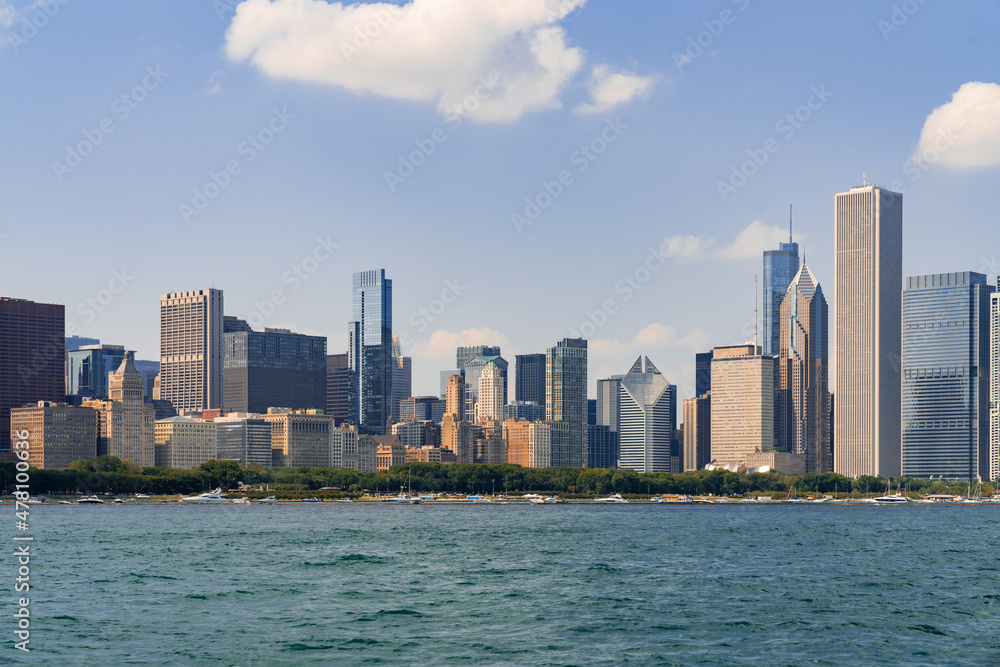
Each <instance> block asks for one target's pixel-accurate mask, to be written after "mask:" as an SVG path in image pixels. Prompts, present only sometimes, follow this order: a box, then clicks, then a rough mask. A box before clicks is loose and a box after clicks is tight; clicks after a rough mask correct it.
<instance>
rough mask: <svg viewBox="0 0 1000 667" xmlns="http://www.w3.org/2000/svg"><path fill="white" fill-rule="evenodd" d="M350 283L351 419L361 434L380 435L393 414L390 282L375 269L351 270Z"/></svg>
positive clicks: (383, 273) (349, 360)
mask: <svg viewBox="0 0 1000 667" xmlns="http://www.w3.org/2000/svg"><path fill="white" fill-rule="evenodd" d="M353 285H354V289H353V307H352V317H353V321H352V322H350V323H349V325H348V351H347V354H348V363H349V366H350V368H351V415H352V421H353V423H355V424H357V425H358V428H359V429H360V431H361V432H362V433H367V434H373V435H382V434H385V433H386V427H387V424H388V423H389V422H390V420H391V419H392V413H393V410H392V399H393V396H394V394H393V391H392V380H393V377H394V375H395V371H394V363H393V356H392V281H391V280H389V279H388V278H386V277H385V269H377V270H373V271H362V272H359V273H355V274H354V276H353ZM397 405H398V403H397Z"/></svg>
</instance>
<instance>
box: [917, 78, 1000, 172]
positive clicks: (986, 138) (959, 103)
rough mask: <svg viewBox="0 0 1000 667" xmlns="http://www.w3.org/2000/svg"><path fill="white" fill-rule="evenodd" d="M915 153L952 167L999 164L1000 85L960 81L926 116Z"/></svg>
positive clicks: (931, 161) (964, 167) (927, 159)
mask: <svg viewBox="0 0 1000 667" xmlns="http://www.w3.org/2000/svg"><path fill="white" fill-rule="evenodd" d="M914 156H915V157H920V158H921V159H922V160H924V161H925V162H930V163H934V162H937V163H940V164H943V165H945V166H947V167H951V168H953V169H976V168H982V167H994V166H996V165H998V164H1000V85H997V84H995V83H982V82H980V81H971V82H969V83H965V84H962V86H961V87H960V88H959V89H958V90H957V91H956V92H955V94H954V95H952V97H951V101H950V102H948V103H947V104H944V105H942V106H940V107H938V108H937V109H935V110H934V111H932V112H931V114H930V115H929V116H927V120H926V121H925V122H924V129H923V131H922V132H921V133H920V143H919V145H918V146H917V150H916V153H915V154H914Z"/></svg>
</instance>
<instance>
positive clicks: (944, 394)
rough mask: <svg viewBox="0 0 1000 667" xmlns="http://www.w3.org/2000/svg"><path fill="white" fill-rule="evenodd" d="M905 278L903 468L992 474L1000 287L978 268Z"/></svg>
mask: <svg viewBox="0 0 1000 667" xmlns="http://www.w3.org/2000/svg"><path fill="white" fill-rule="evenodd" d="M906 282H907V284H906V290H905V291H904V292H903V355H902V356H903V405H902V410H903V445H902V474H903V475H906V476H908V477H925V478H928V477H945V478H948V479H975V478H977V477H980V478H984V477H988V476H989V458H990V457H989V437H990V436H989V433H990V430H989V412H990V401H989V389H990V387H989V383H990V378H989V375H990V374H989V372H988V369H989V367H990V351H989V348H990V299H991V295H992V294H993V292H994V288H993V286H992V285H988V284H987V283H986V276H984V275H982V274H980V273H972V272H971V271H966V272H964V273H943V274H936V275H928V276H913V277H910V278H908V279H907V281H906ZM838 410H839V407H838Z"/></svg>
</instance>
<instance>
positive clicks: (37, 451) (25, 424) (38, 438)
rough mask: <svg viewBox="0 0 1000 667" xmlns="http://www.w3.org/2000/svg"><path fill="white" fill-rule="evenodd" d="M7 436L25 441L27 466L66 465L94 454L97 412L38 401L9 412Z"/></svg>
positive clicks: (87, 458) (95, 449) (44, 467)
mask: <svg viewBox="0 0 1000 667" xmlns="http://www.w3.org/2000/svg"><path fill="white" fill-rule="evenodd" d="M59 360H60V361H62V355H60V357H59ZM25 433H26V434H27V435H25ZM7 436H8V437H9V438H10V439H11V441H12V442H18V441H27V442H28V450H27V451H28V465H29V466H34V467H35V468H39V469H47V468H67V467H69V464H70V463H72V462H73V461H80V460H83V461H92V460H94V459H95V458H96V457H97V413H95V412H94V410H92V409H91V408H86V407H77V406H73V405H67V404H66V403H53V402H51V401H38V402H37V403H36V404H34V405H26V406H23V407H20V408H14V409H12V410H11V411H10V431H9V432H8V433H7ZM22 436H24V437H22ZM17 451H24V448H23V447H18V448H17ZM11 474H13V473H11ZM12 511H13V510H12Z"/></svg>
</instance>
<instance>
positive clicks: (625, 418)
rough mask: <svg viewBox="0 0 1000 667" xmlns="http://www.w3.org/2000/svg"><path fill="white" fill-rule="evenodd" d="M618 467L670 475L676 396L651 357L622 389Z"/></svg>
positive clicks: (633, 370) (634, 370) (637, 367)
mask: <svg viewBox="0 0 1000 667" xmlns="http://www.w3.org/2000/svg"><path fill="white" fill-rule="evenodd" d="M618 404H619V410H620V412H619V426H618V467H619V468H626V469H631V470H635V471H637V472H671V460H670V449H671V442H672V440H673V435H674V429H676V427H677V393H676V389H674V388H673V387H672V386H671V384H670V383H669V382H668V381H667V379H666V378H665V377H663V375H662V374H661V373H660V371H659V370H658V369H657V368H656V366H654V365H653V362H651V361H650V360H649V358H648V357H646V358H645V363H644V358H643V357H639V358H638V359H636V360H635V363H634V364H632V368H631V369H630V370H629V372H628V373H627V374H626V375H625V377H624V378H622V381H621V387H620V389H619V399H618Z"/></svg>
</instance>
